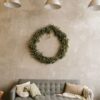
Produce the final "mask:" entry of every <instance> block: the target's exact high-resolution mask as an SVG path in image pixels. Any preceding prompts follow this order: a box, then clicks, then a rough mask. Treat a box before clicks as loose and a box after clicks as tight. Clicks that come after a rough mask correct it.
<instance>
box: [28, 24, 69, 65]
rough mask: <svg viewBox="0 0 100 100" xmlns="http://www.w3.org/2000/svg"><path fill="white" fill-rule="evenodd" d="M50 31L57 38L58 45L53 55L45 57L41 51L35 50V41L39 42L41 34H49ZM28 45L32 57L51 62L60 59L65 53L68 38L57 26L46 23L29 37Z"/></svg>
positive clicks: (47, 62)
mask: <svg viewBox="0 0 100 100" xmlns="http://www.w3.org/2000/svg"><path fill="white" fill-rule="evenodd" d="M51 31H52V32H53V33H54V35H55V36H56V37H57V39H58V40H59V43H60V47H59V49H58V51H57V53H56V54H55V55H54V56H53V57H45V56H43V54H42V53H41V52H39V51H38V50H37V46H36V43H37V42H39V39H40V37H41V36H42V35H44V34H50V33H51ZM28 47H29V50H30V53H31V55H32V57H34V58H36V59H37V60H38V61H40V62H41V63H45V64H52V63H54V62H56V61H57V60H58V59H61V58H63V57H64V56H65V53H66V51H67V49H68V38H67V37H66V34H65V33H64V32H62V31H61V30H59V28H57V27H56V26H54V25H48V26H46V27H43V28H42V29H39V30H37V31H36V32H35V34H34V35H33V36H32V37H31V39H30V40H29V42H28Z"/></svg>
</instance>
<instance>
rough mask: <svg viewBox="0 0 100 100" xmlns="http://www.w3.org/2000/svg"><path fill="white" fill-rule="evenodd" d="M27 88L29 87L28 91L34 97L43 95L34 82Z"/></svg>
mask: <svg viewBox="0 0 100 100" xmlns="http://www.w3.org/2000/svg"><path fill="white" fill-rule="evenodd" d="M27 89H28V91H30V94H31V96H32V97H35V96H37V95H41V92H40V90H39V88H38V87H37V85H36V84H35V83H32V84H30V86H27Z"/></svg>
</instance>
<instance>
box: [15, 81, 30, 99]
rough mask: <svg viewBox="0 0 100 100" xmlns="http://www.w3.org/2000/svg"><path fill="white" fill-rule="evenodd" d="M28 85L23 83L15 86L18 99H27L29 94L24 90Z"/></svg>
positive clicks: (28, 83)
mask: <svg viewBox="0 0 100 100" xmlns="http://www.w3.org/2000/svg"><path fill="white" fill-rule="evenodd" d="M29 85H30V82H26V83H23V84H19V85H16V93H17V95H18V96H20V97H28V96H29V93H28V91H27V90H25V87H27V86H29Z"/></svg>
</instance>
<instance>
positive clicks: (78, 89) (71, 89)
mask: <svg viewBox="0 0 100 100" xmlns="http://www.w3.org/2000/svg"><path fill="white" fill-rule="evenodd" d="M82 90H83V86H81V85H77V84H71V83H66V86H65V91H64V92H67V93H73V94H77V95H82Z"/></svg>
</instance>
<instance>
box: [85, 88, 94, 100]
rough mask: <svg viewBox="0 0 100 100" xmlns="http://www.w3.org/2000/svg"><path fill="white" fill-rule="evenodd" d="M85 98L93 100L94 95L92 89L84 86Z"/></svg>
mask: <svg viewBox="0 0 100 100" xmlns="http://www.w3.org/2000/svg"><path fill="white" fill-rule="evenodd" d="M83 97H85V98H86V100H93V98H94V94H93V91H92V90H91V89H89V88H88V87H87V86H84V88H83Z"/></svg>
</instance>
